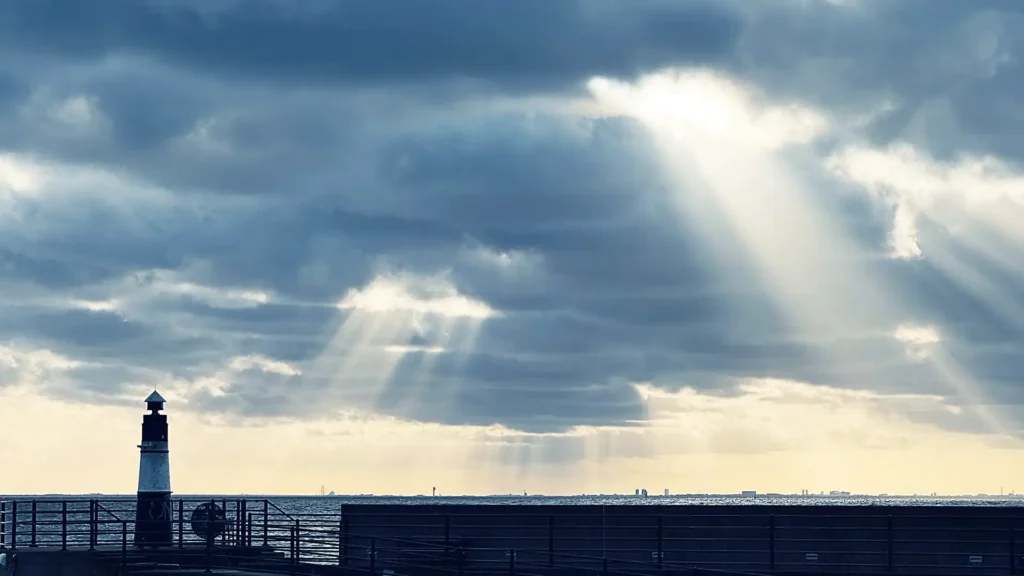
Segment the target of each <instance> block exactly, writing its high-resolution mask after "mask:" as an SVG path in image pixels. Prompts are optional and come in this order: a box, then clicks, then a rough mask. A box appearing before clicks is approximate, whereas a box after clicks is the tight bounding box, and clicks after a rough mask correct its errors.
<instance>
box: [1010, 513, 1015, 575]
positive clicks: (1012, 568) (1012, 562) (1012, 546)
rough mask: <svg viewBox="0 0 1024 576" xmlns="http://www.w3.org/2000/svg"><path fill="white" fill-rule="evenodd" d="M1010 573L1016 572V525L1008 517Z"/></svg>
mask: <svg viewBox="0 0 1024 576" xmlns="http://www.w3.org/2000/svg"><path fill="white" fill-rule="evenodd" d="M1009 536H1010V574H1016V573H1017V525H1016V522H1014V519H1013V518H1010V534H1009Z"/></svg>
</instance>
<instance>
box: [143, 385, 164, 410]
mask: <svg viewBox="0 0 1024 576" xmlns="http://www.w3.org/2000/svg"><path fill="white" fill-rule="evenodd" d="M164 402H165V400H164V397H163V396H161V395H160V393H159V392H157V391H156V390H153V393H152V394H150V395H149V398H146V409H147V410H152V411H153V412H159V411H160V410H163V409H164Z"/></svg>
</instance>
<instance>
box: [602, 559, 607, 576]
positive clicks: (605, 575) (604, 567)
mask: <svg viewBox="0 0 1024 576" xmlns="http://www.w3.org/2000/svg"><path fill="white" fill-rule="evenodd" d="M601 575H602V576H608V557H607V556H605V557H603V558H601Z"/></svg>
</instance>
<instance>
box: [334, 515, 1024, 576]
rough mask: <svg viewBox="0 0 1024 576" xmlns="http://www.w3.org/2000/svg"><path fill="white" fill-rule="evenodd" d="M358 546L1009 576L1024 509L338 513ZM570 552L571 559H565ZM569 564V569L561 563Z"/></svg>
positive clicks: (533, 559) (583, 561)
mask: <svg viewBox="0 0 1024 576" xmlns="http://www.w3.org/2000/svg"><path fill="white" fill-rule="evenodd" d="M342 512H343V523H344V530H345V532H347V533H348V534H349V539H350V541H351V542H352V543H353V544H354V545H365V541H366V539H367V538H369V537H380V538H399V539H409V540H430V541H433V542H449V543H452V544H455V545H462V546H466V547H467V548H469V549H470V552H469V554H470V557H469V558H467V560H470V561H483V562H491V563H504V562H507V561H508V559H509V557H510V556H512V555H513V552H511V551H512V550H514V551H515V552H514V555H515V559H514V560H515V561H518V562H519V563H520V564H521V565H527V564H534V563H535V564H536V565H538V566H543V565H544V564H545V563H546V562H548V561H549V556H551V555H552V553H555V554H557V555H558V563H559V564H565V563H567V562H574V563H578V564H580V565H591V566H592V565H593V564H594V563H595V562H600V561H601V560H600V559H607V561H608V562H611V563H612V564H615V565H616V566H617V567H618V568H619V569H625V567H626V566H628V564H627V563H629V562H644V563H650V562H652V561H658V559H659V557H660V560H661V562H662V563H663V564H664V565H665V566H666V567H670V566H683V565H685V566H695V567H704V568H717V569H731V570H749V571H759V572H767V571H775V572H777V573H784V572H794V571H799V572H820V573H854V572H861V573H864V572H868V573H870V572H899V573H917V574H933V573H937V572H952V573H958V572H961V571H967V570H970V571H971V573H978V572H990V573H1000V574H1007V573H1015V572H1017V571H1018V567H1019V566H1021V565H1022V564H1024V562H1022V559H1021V558H1020V555H1021V552H1024V547H1022V546H1021V544H1022V542H1020V529H1021V528H1022V527H1024V510H1021V509H1018V508H1012V507H973V506H963V507H945V506H905V507H903V506H901V507H890V506H756V505H755V506H749V505H743V506H686V505H683V506H680V505H670V506H657V505H653V506H644V505H621V506H601V505H596V506H587V505H558V506H544V505H531V506H516V505H378V504H345V505H344V506H343V507H342ZM574 555H578V556H579V557H580V558H576V559H575V560H573V559H572V556H574ZM567 558H569V560H567Z"/></svg>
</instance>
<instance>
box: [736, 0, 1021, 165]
mask: <svg viewBox="0 0 1024 576" xmlns="http://www.w3.org/2000/svg"><path fill="white" fill-rule="evenodd" d="M784 4H785V3H780V2H763V3H751V4H750V5H749V6H748V7H747V8H748V9H749V17H750V19H749V20H748V25H747V26H746V27H745V28H744V33H743V36H742V38H741V39H740V41H739V42H738V48H737V59H736V61H735V63H734V64H732V65H731V67H733V69H734V70H736V71H737V72H738V73H739V74H740V75H741V76H743V77H746V78H749V79H751V80H753V81H755V82H756V83H757V84H759V85H760V86H763V87H765V88H766V89H767V90H768V91H769V93H773V94H775V95H777V96H780V97H782V98H783V99H787V100H788V99H796V100H798V101H804V102H811V103H814V104H818V105H821V106H823V107H824V108H826V109H833V110H845V111H847V112H852V113H856V114H866V113H868V112H871V111H878V110H879V108H881V107H882V106H883V105H884V104H886V103H891V104H893V105H894V106H895V107H894V108H893V109H892V110H890V111H889V113H887V114H883V115H881V116H879V117H878V118H877V119H875V120H874V121H873V122H871V123H870V124H869V129H868V133H869V134H870V135H872V136H873V138H874V139H875V140H876V141H878V142H890V141H893V140H898V139H902V140H910V141H912V142H914V143H915V144H918V145H920V146H924V147H926V148H928V149H929V150H930V151H932V152H933V153H935V154H937V155H939V156H941V157H951V156H955V155H957V154H959V153H962V152H964V151H973V152H981V153H995V154H999V155H1009V156H1014V157H1017V158H1024V148H1022V147H1021V145H1020V139H1019V138H1017V137H1016V135H1017V134H1020V133H1021V131H1022V130H1024V104H1022V103H1021V101H1020V99H1015V98H1013V97H1012V96H1011V95H1012V94H1016V93H1019V92H1020V91H1021V90H1024V59H1022V58H1021V54H1022V48H1024V4H1022V3H1020V2H1017V1H1016V0H985V1H978V2H961V1H959V0H905V1H899V2H888V1H886V0H866V1H858V2H835V3H833V2H824V1H821V2H803V3H795V2H794V3H790V4H791V6H790V9H780V7H781V6H783V5H784ZM796 4H800V6H799V7H797V6H795V5H796Z"/></svg>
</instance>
